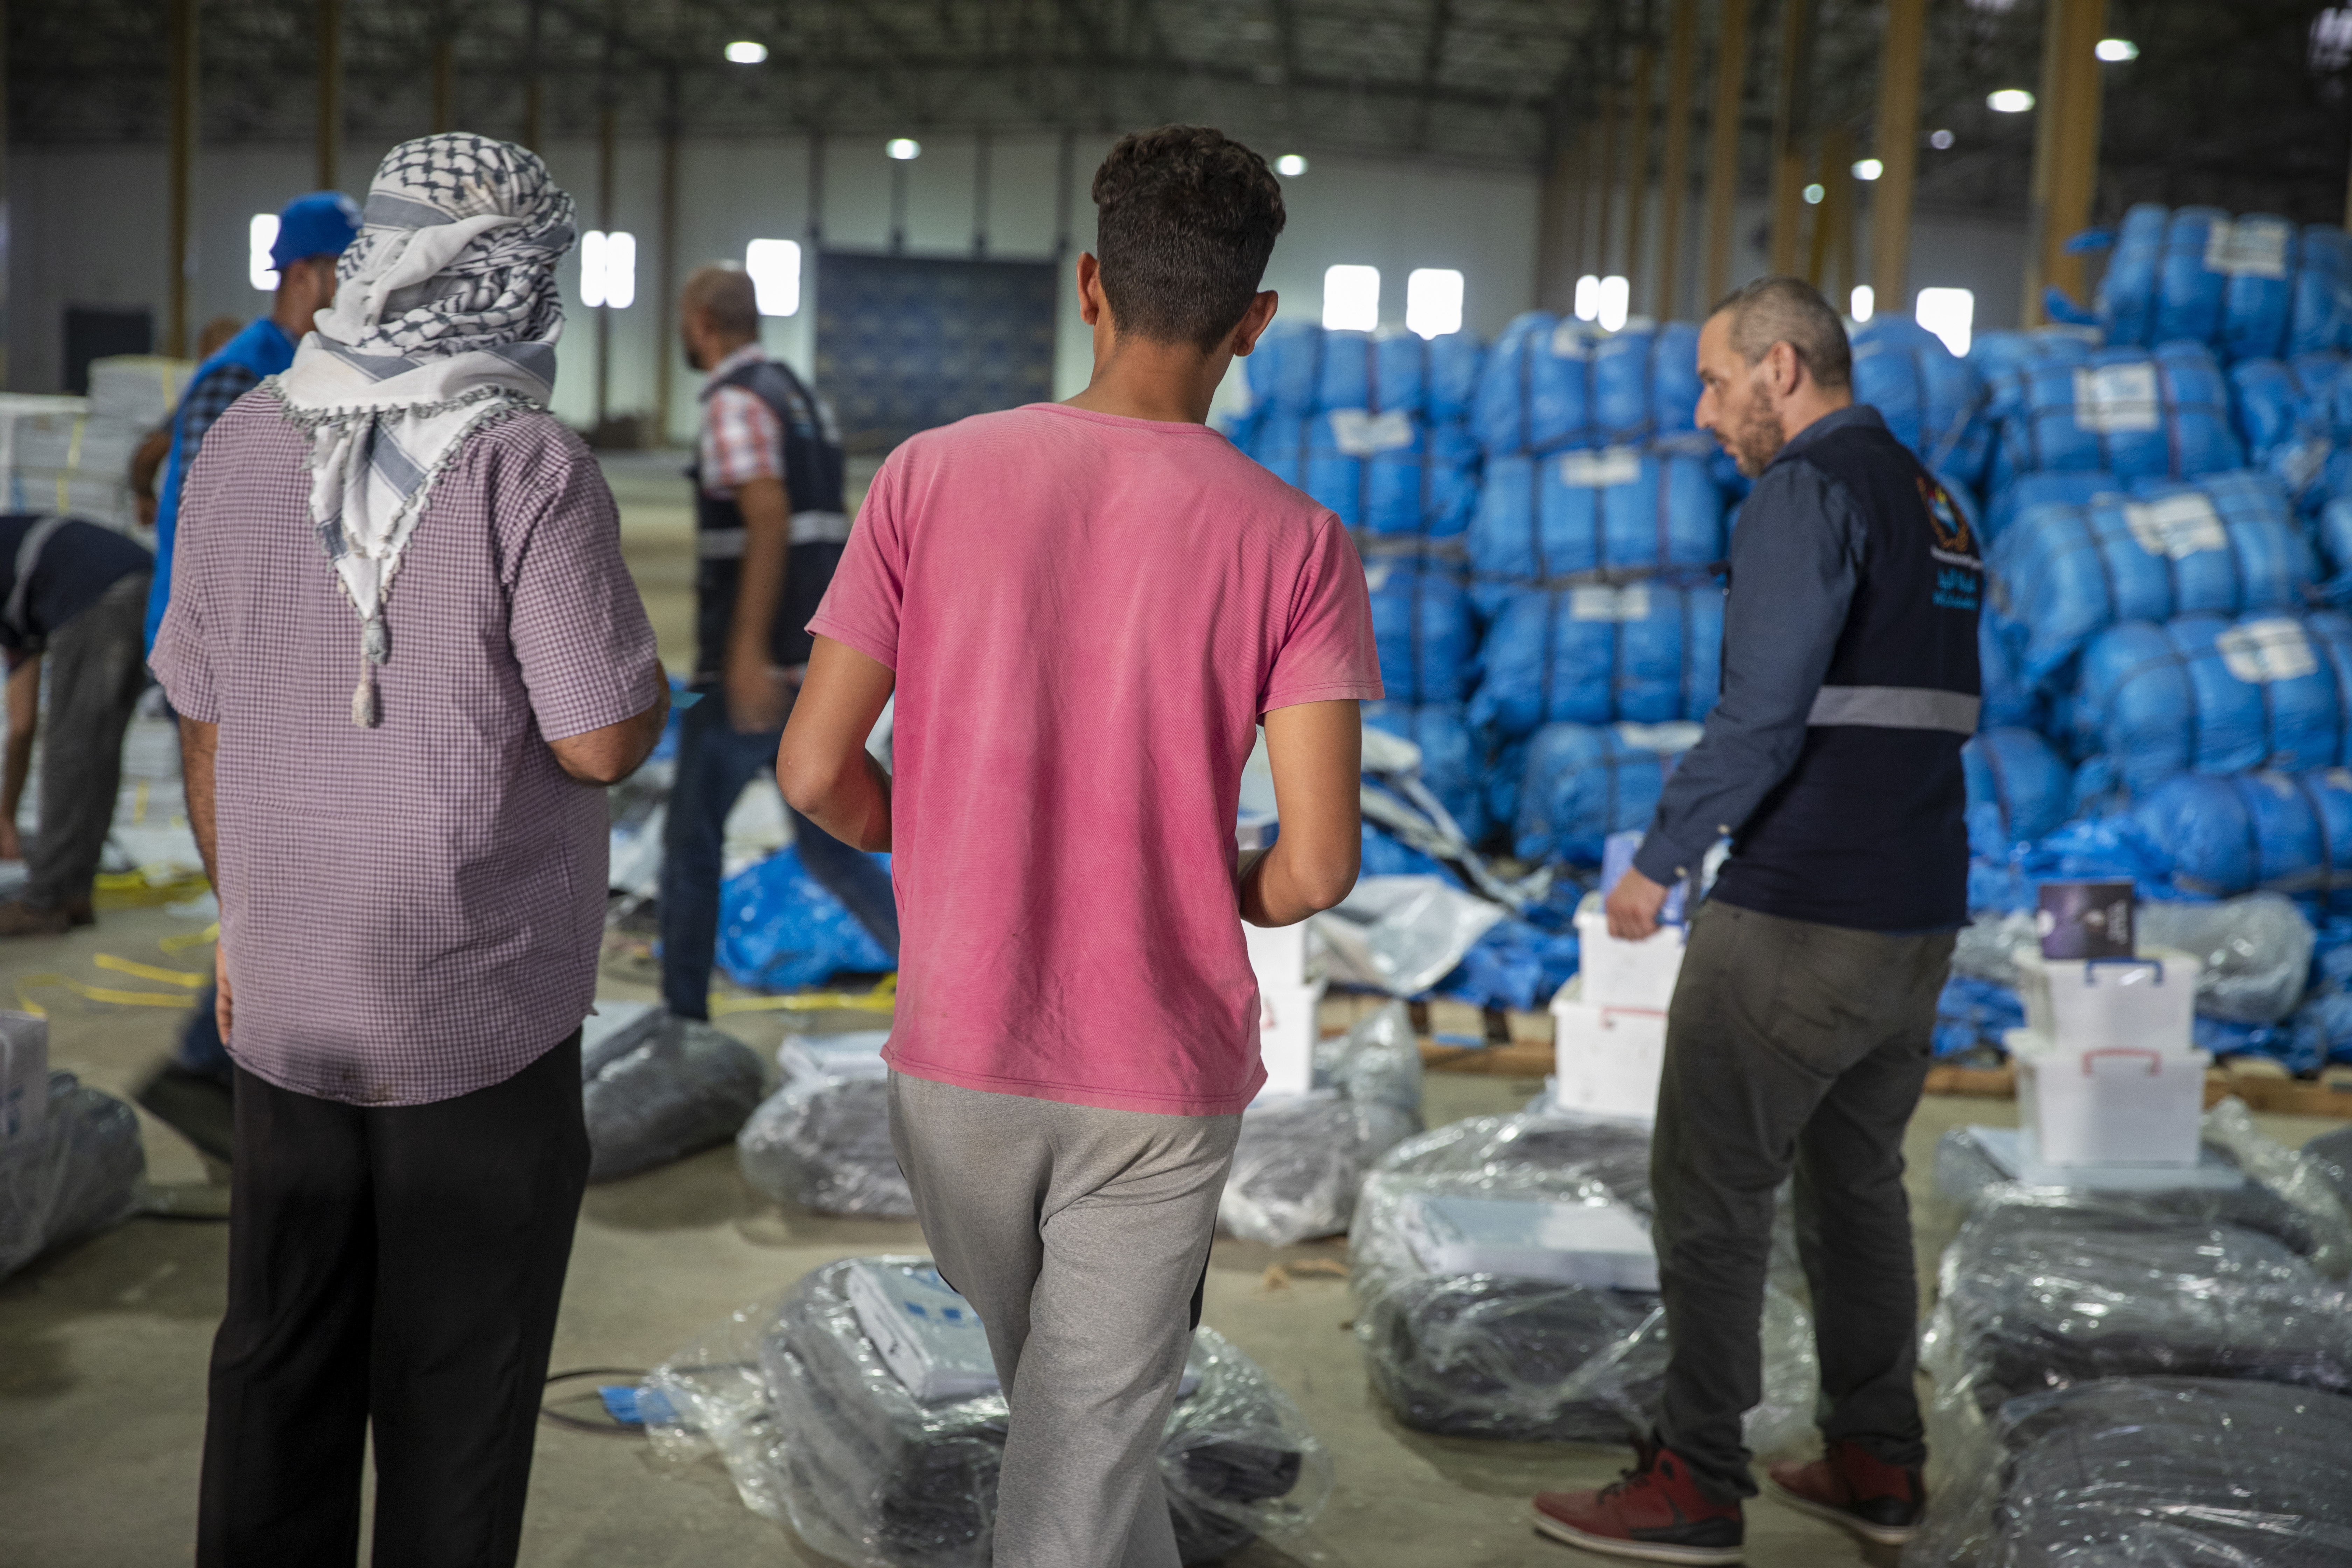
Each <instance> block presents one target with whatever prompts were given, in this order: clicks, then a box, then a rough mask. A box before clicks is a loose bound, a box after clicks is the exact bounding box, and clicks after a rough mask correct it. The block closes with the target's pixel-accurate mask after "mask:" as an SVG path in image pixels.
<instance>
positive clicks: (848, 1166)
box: [735, 1078, 915, 1219]
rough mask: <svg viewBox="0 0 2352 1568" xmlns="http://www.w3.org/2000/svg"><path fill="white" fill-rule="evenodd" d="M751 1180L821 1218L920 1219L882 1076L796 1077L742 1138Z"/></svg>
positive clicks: (739, 1144) (757, 1113) (740, 1151)
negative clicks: (894, 1143) (894, 1137)
mask: <svg viewBox="0 0 2352 1568" xmlns="http://www.w3.org/2000/svg"><path fill="white" fill-rule="evenodd" d="M735 1155H736V1160H737V1162H738V1163H739V1164H740V1166H741V1167H742V1171H743V1180H744V1181H745V1182H746V1183H748V1184H750V1185H751V1189H752V1190H753V1191H754V1192H757V1193H759V1194H761V1195H762V1196H764V1197H769V1198H773V1199H774V1200H776V1201H777V1202H778V1203H794V1204H798V1205H800V1206H801V1207H803V1208H806V1209H814V1210H815V1211H816V1212H817V1213H819V1214H836V1215H863V1216H866V1217H870V1218H874V1219H912V1218H914V1217H915V1199H914V1196H913V1194H910V1193H909V1192H908V1190H907V1177H906V1174H905V1173H904V1172H902V1171H900V1170H899V1169H898V1153H897V1152H895V1151H894V1150H893V1149H892V1148H891V1146H890V1084H889V1080H888V1079H879V1078H814V1079H788V1080H787V1081H786V1082H785V1084H784V1086H783V1088H782V1089H778V1090H777V1091H776V1092H775V1093H773V1094H772V1095H770V1096H769V1097H768V1098H767V1099H766V1100H762V1101H761V1104H760V1108H759V1109H758V1110H754V1111H752V1112H751V1120H750V1121H746V1122H745V1123H743V1131H740V1132H739V1133H737V1134H736V1136H735Z"/></svg>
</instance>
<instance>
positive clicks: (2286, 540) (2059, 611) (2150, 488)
mask: <svg viewBox="0 0 2352 1568" xmlns="http://www.w3.org/2000/svg"><path fill="white" fill-rule="evenodd" d="M1990 564H1991V567H1992V572H1993V576H1994V581H1995V584H1996V592H1995V600H1994V602H1995V605H1996V606H1997V614H1998V616H1999V619H2000V623H2001V626H2002V631H2003V635H2004V637H2008V638H2011V639H2013V641H2014V642H2015V645H2016V647H2018V649H2019V652H2020V655H2021V661H2020V662H2021V667H2022V669H2021V673H2022V675H2023V677H2024V679H2026V680H2028V681H2030V682H2032V683H2035V684H2041V683H2043V682H2047V681H2049V680H2050V679H2052V678H2053V676H2055V675H2057V674H2058V673H2059V672H2060V671H2061V670H2063V668H2064V667H2065V665H2066V664H2067V662H2068V661H2069V660H2071V659H2072V658H2074V655H2075V653H2076V652H2077V651H2078V650H2079V649H2080V648H2081V647H2082V646H2083V644H2084V642H2086V641H2088V640H2089V639H2090V638H2091V637H2094V636H2095V635H2096V634H2097V633H2099V632H2101V631H2104V630H2105V628H2107V627H2108V626H2114V625H2116V623H2117V622H2120V621H2168V620H2171V619H2173V618H2175V617H2176V616H2185V615H2192V614H2199V613H2204V614H2211V615H2221V616H2242V615H2248V614H2251V613H2252V612H2254V611H2257V610H2285V609H2294V608H2297V607H2299V606H2300V605H2302V604H2303V603H2304V590H2305V588H2306V587H2307V586H2308V585H2309V584H2310V583H2311V581H2312V578H2313V575H2314V573H2313V563H2312V554H2311V546H2310V543H2309V542H2308V541H2307V540H2306V539H2305V537H2304V534H2303V531H2302V530H2301V529H2300V528H2298V527H2297V526H2296V524H2295V521H2294V514H2293V513H2292V512H2291V511H2290V510H2289V509H2288V507H2287V500H2286V495H2285V492H2284V491H2283V490H2282V489H2280V488H2279V486H2278V484H2277V482H2276V481H2274V480H2273V479H2270V478H2269V477H2268V476H2266V475H2263V474H2258V473H2252V472H2249V471H2243V470H2242V471H2240V472H2237V473H2231V474H2214V475H2211V476H2210V477H2208V478H2206V479H2201V480H2199V481H2198V482H2196V483H2194V484H2170V483H2166V484H2158V485H2146V484H2143V485H2140V486H2137V487H2135V489H2134V491H2133V493H2132V494H2131V495H2129V496H2125V495H2119V494H2116V493H2114V492H2112V491H2111V492H2109V493H2107V494H2105V495H2101V496H2097V497H2095V498H2094V499H2093V500H2090V501H2088V502H2086V503H2084V505H2081V506H2040V507H2035V508H2033V509H2032V510H2029V511H2027V512H2024V513H2023V514H2021V516H2020V517H2019V518H2018V519H2017V521H2016V522H2015V523H2014V524H2013V525H2012V526H2011V528H2010V530H2009V531H2007V532H2005V533H2003V534H2002V535H2001V536H2000V542H1999V543H1998V544H1996V545H1995V546H1994V548H1993V552H1992V560H1991V563H1990Z"/></svg>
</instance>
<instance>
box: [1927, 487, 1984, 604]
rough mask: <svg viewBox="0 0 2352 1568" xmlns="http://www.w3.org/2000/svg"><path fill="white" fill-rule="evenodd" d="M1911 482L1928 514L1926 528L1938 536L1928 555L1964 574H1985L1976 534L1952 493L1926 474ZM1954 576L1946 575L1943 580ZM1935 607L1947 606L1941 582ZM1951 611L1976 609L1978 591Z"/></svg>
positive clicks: (1937, 590) (1937, 589) (1938, 585)
mask: <svg viewBox="0 0 2352 1568" xmlns="http://www.w3.org/2000/svg"><path fill="white" fill-rule="evenodd" d="M1912 479H1913V482H1914V483H1915V484H1916V485H1917V486H1918V487H1919V506H1920V510H1923V511H1925V512H1926V513H1927V527H1928V529H1929V531H1932V532H1933V533H1934V534H1935V536H1936V542H1935V546H1934V547H1933V548H1932V549H1930V550H1929V551H1928V552H1927V553H1929V554H1930V555H1933V556H1934V557H1935V558H1936V559H1937V561H1940V562H1942V563H1944V564H1945V565H1946V566H1948V567H1958V568H1961V569H1962V570H1963V571H1965V572H1973V573H1981V572H1983V570H1984V562H1983V561H1982V560H1980V559H1979V557H1978V555H1977V541H1976V532H1975V531H1974V530H1972V529H1971V528H1969V520H1968V518H1967V517H1966V516H1965V515H1964V514H1963V513H1962V512H1961V510H1960V509H1959V507H1958V505H1957V504H1955V503H1954V501H1953V500H1952V496H1951V492H1950V491H1948V490H1947V489H1944V487H1943V486H1942V485H1940V484H1937V482H1936V481H1935V479H1932V478H1930V477H1929V476H1928V475H1927V474H1925V473H1920V474H1916V475H1914V476H1912ZM1951 575H1952V574H1951V573H1950V572H1946V573H1944V574H1942V576H1944V577H1948V576H1951ZM1936 603H1937V604H1938V605H1941V604H1944V603H1945V600H1944V587H1943V584H1942V582H1941V580H1940V578H1939V579H1938V582H1937V588H1936ZM1949 607H1951V608H1955V609H1974V608H1975V607H1976V598H1975V590H1973V589H1972V590H1970V596H1969V602H1968V604H1967V605H1951V606H1949Z"/></svg>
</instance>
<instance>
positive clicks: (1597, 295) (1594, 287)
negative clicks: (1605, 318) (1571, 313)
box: [1576, 272, 1601, 321]
mask: <svg viewBox="0 0 2352 1568" xmlns="http://www.w3.org/2000/svg"><path fill="white" fill-rule="evenodd" d="M1600 314H1601V278H1600V275H1599V274H1598V273H1593V272H1588V273H1586V274H1585V275H1584V276H1583V277H1581V278H1580V279H1577V280H1576V319H1577V320H1578V321H1591V320H1593V319H1594V318H1595V317H1597V316H1599V315H1600Z"/></svg>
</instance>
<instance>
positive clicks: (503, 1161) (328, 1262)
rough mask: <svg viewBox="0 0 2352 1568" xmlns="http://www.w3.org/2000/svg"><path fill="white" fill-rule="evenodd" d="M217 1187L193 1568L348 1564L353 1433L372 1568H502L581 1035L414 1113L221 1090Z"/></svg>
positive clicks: (583, 1152)
mask: <svg viewBox="0 0 2352 1568" xmlns="http://www.w3.org/2000/svg"><path fill="white" fill-rule="evenodd" d="M232 1170H233V1173H234V1174H233V1176H232V1183H233V1185H232V1188H231V1194H230V1209H229V1289H228V1312H227V1315H226V1317H225V1318H224V1319H223V1320H222V1321H221V1327H220V1333H219V1336H218V1337H217V1338H216V1339H215V1341H214V1342H213V1361H212V1379H211V1407H210V1411H209V1413H208V1415H207V1418H206V1421H205V1463H204V1482H203V1495H202V1500H201V1505H200V1509H199V1513H198V1520H197V1526H196V1562H197V1563H198V1564H199V1565H200V1568H274V1565H276V1564H279V1563H289V1564H290V1563H302V1564H305V1565H306V1568H308V1565H313V1564H330V1563H354V1562H356V1561H357V1559H358V1555H359V1531H360V1466H361V1462H362V1455H363V1454H364V1452H365V1447H364V1445H365V1440H366V1437H367V1436H368V1433H369V1430H370V1427H371V1426H373V1432H374V1437H375V1473H376V1504H375V1540H374V1553H373V1561H374V1563H376V1565H377V1568H412V1565H414V1568H458V1565H460V1564H462V1565H464V1568H497V1565H502V1564H508V1563H513V1562H514V1561H515V1555H516V1552H517V1551H518V1550H519V1548H520V1542H521V1537H522V1512H523V1498H524V1493H525V1490H526V1489H527V1487H528V1484H529V1482H530V1458H531V1440H532V1436H533V1433H534V1430H535V1427H536V1424H537V1420H538V1415H539V1407H540V1402H541V1390H542V1388H543V1386H544V1385H545V1383H546V1379H547V1358H548V1352H549V1349H550V1347H551V1343H552V1342H553V1340H554V1336H555V1314H556V1309H557V1307H558V1305H559V1304H560V1303H561V1301H562V1295H563V1274H564V1268H565V1266H566V1265H567V1264H568V1263H569V1262H570V1260H571V1256H572V1226H573V1224H574V1222H575V1221H576V1220H577V1218H578V1216H579V1212H580V1194H581V1193H582V1191H583V1189H584V1188H585V1186H586V1184H587V1179H588V1132H587V1127H586V1124H585V1123H584V1121H583V1119H582V1115H581V1100H580V1036H579V1034H578V1033H577V1032H576V1031H575V1032H574V1033H573V1034H572V1036H571V1037H570V1038H568V1039H566V1040H564V1041H563V1042H562V1044H561V1045H559V1046H557V1047H555V1048H554V1049H552V1050H551V1051H549V1052H548V1053H547V1054H546V1055H544V1056H542V1057H541V1058H539V1059H538V1060H537V1061H535V1062H533V1063H532V1064H531V1065H530V1067H527V1068H524V1069H523V1070H522V1071H521V1072H520V1073H517V1074H516V1075H515V1076H514V1077H512V1078H510V1079H507V1080H506V1081H505V1082H504V1083H500V1084H495V1085H493V1086H491V1087H490V1088H488V1089H478V1090H476V1091H475V1092H474V1093H472V1094H467V1095H461V1096H459V1097H458V1098H457V1099H455V1100H442V1101H439V1102H437V1103H435V1104H431V1105H416V1106H385V1107H372V1106H358V1105H346V1104H343V1103H341V1102H340V1101H336V1100H317V1099H313V1098H312V1097H310V1096H309V1095H306V1094H297V1093H294V1092H292V1091H290V1090H288V1089H279V1088H277V1087H275V1086H274V1085H271V1084H268V1083H266V1082H264V1081H263V1080H262V1079H258V1078H256V1077H254V1076H253V1075H252V1074H251V1073H248V1072H247V1071H246V1070H245V1069H244V1068H238V1069H237V1072H236V1160H235V1162H234V1163H233V1166H232Z"/></svg>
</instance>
